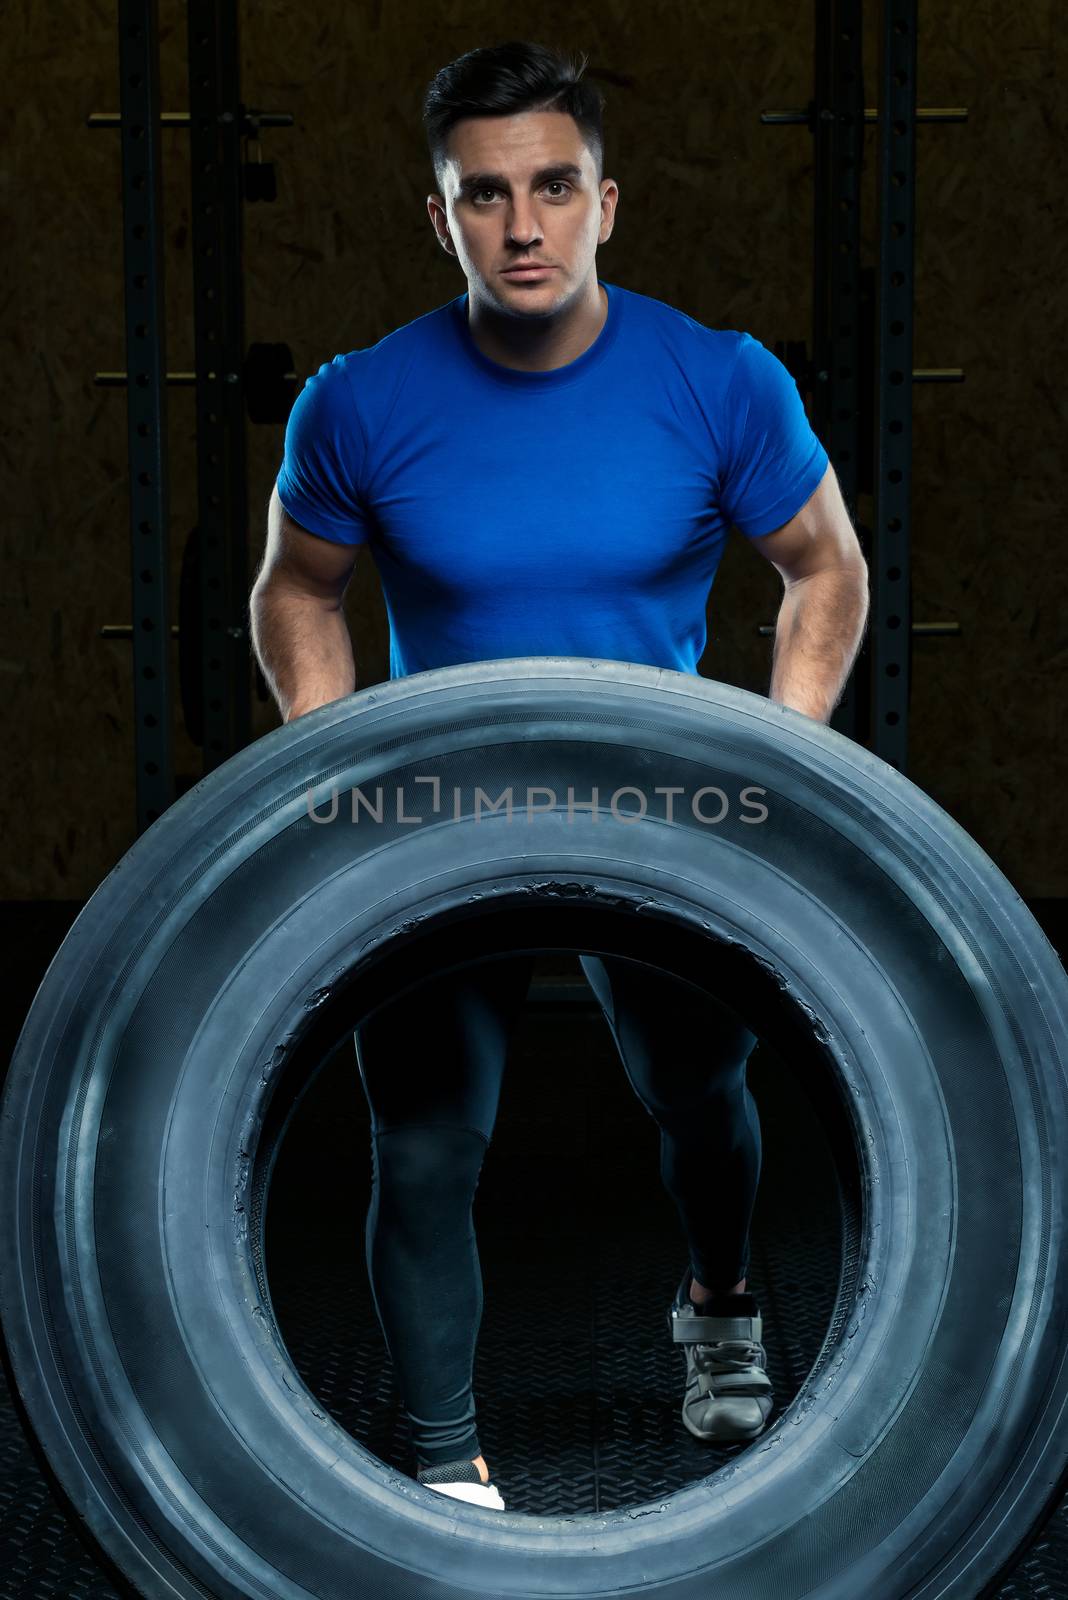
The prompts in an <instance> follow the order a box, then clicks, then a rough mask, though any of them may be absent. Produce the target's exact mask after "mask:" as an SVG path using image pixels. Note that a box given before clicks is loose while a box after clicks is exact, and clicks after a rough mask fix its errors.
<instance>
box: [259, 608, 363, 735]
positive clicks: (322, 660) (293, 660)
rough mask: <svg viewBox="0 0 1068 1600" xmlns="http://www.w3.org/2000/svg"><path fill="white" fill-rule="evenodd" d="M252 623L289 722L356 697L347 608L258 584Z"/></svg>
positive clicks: (267, 674) (272, 687)
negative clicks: (337, 702)
mask: <svg viewBox="0 0 1068 1600" xmlns="http://www.w3.org/2000/svg"><path fill="white" fill-rule="evenodd" d="M249 620H250V622H251V627H252V648H253V650H254V651H255V653H256V659H257V661H258V662H259V664H260V668H261V670H262V672H263V676H264V678H265V679H266V680H267V686H268V688H269V689H270V691H271V693H272V694H273V696H274V698H275V700H276V702H277V704H278V709H279V711H280V712H281V714H282V721H283V722H291V721H292V720H293V718H294V717H301V716H303V715H304V714H305V713H306V712H308V711H314V710H315V709H316V708H317V707H318V706H325V705H328V704H329V702H330V701H331V700H340V699H341V698H342V697H343V696H344V695H347V694H352V693H353V691H354V690H355V688H356V667H355V663H354V662H353V658H352V639H351V638H350V636H349V629H348V624H347V622H346V621H345V612H344V610H343V608H342V607H341V606H334V605H329V604H326V603H325V602H324V601H322V600H316V599H314V598H313V597H311V596H309V595H302V594H299V593H295V592H294V591H293V590H292V589H287V588H284V587H282V586H280V585H277V584H262V585H259V584H257V586H256V587H255V588H254V589H253V591H252V594H251V597H250V599H249Z"/></svg>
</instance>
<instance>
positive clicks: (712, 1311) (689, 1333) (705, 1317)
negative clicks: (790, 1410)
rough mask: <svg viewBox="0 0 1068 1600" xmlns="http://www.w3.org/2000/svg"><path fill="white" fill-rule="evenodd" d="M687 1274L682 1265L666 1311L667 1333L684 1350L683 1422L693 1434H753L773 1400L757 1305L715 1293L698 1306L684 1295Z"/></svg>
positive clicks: (721, 1439) (723, 1439)
mask: <svg viewBox="0 0 1068 1600" xmlns="http://www.w3.org/2000/svg"><path fill="white" fill-rule="evenodd" d="M692 1277H693V1275H692V1273H691V1271H690V1269H689V1268H687V1271H686V1275H685V1277H684V1278H683V1280H682V1283H681V1284H680V1285H679V1288H678V1290H677V1292H676V1294H675V1299H674V1302H673V1303H672V1306H671V1310H670V1311H669V1312H668V1326H669V1327H670V1329H671V1337H672V1338H673V1339H674V1340H675V1342H676V1343H677V1344H681V1345H682V1346H683V1349H684V1351H685V1355H686V1393H685V1395H684V1396H683V1401H682V1420H683V1423H684V1425H685V1426H686V1428H687V1429H688V1430H689V1432H690V1433H692V1434H693V1436H694V1438H695V1439H706V1440H714V1441H716V1442H717V1443H721V1444H729V1443H731V1442H733V1441H736V1440H737V1441H740V1440H746V1439H755V1438H757V1436H758V1435H759V1434H761V1433H763V1431H764V1429H765V1428H766V1427H767V1423H768V1418H769V1417H770V1415H771V1412H772V1407H773V1406H774V1404H775V1401H774V1396H773V1394H772V1387H771V1379H770V1378H769V1377H768V1374H767V1370H766V1369H767V1356H766V1354H765V1351H764V1346H763V1344H762V1343H761V1337H762V1334H763V1322H762V1319H761V1316H760V1308H759V1307H758V1305H757V1303H756V1300H755V1299H754V1298H753V1296H752V1295H751V1294H748V1293H746V1294H730V1295H716V1296H715V1297H714V1298H713V1299H712V1300H710V1301H709V1302H708V1310H707V1311H706V1310H705V1309H704V1307H702V1308H701V1309H700V1310H699V1309H698V1308H697V1307H696V1306H695V1305H694V1303H693V1301H692V1300H691V1299H690V1284H691V1282H692Z"/></svg>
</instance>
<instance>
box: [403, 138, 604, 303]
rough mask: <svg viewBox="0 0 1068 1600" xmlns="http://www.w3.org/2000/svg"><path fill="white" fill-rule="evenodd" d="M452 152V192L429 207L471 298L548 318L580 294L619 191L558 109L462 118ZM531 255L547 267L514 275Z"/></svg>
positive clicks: (448, 181)
mask: <svg viewBox="0 0 1068 1600" xmlns="http://www.w3.org/2000/svg"><path fill="white" fill-rule="evenodd" d="M448 152H449V159H448V163H447V168H446V174H445V190H446V193H445V195H437V194H432V195H428V196H427V209H428V210H429V212H430V216H431V220H432V221H433V223H434V227H435V230H436V231H437V235H438V238H439V239H440V240H441V241H442V243H443V244H444V246H445V248H446V249H447V250H449V251H450V253H451V254H454V255H455V256H456V257H457V259H458V260H459V262H460V265H461V267H462V268H463V271H464V276H465V277H466V278H467V283H468V291H469V294H470V296H471V298H472V300H477V301H480V302H484V303H487V304H488V305H490V306H492V307H494V308H496V309H497V310H499V311H502V312H504V313H505V314H506V315H508V316H516V317H544V316H549V315H552V314H553V313H555V312H557V311H559V310H560V309H561V307H562V306H564V305H565V304H567V303H568V302H569V301H571V300H573V299H574V298H575V297H576V296H578V295H579V294H580V293H581V292H582V291H583V290H584V289H585V287H586V284H587V282H588V280H589V277H590V275H591V273H595V271H596V268H595V264H594V263H595V258H596V254H597V246H598V244H603V243H604V241H605V240H606V239H607V238H608V237H609V235H610V234H611V232H612V220H613V217H614V214H615V206H616V200H617V199H618V196H619V190H618V188H617V186H616V185H615V184H614V183H613V182H612V180H611V179H610V178H604V179H602V180H601V182H600V184H598V181H597V168H596V166H595V164H594V159H593V156H592V155H591V154H590V151H589V149H588V148H587V146H586V143H585V140H584V139H583V137H582V134H581V133H580V131H579V127H578V124H577V123H576V122H575V119H574V118H573V117H571V116H569V115H567V114H566V113H564V112H560V111H523V112H520V113H518V114H517V115H515V116H500V117H465V118H464V119H463V121H461V122H458V123H457V124H456V125H455V127H454V128H453V129H452V130H451V132H450V134H449V140H448ZM524 261H535V262H537V263H539V265H541V266H542V267H543V268H544V269H545V270H543V271H541V272H539V273H537V274H536V275H534V274H532V275H531V276H529V277H510V276H508V275H507V269H508V268H509V267H513V266H515V265H516V264H517V263H519V262H524Z"/></svg>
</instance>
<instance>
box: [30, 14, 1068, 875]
mask: <svg viewBox="0 0 1068 1600" xmlns="http://www.w3.org/2000/svg"><path fill="white" fill-rule="evenodd" d="M866 11H867V23H868V38H867V45H866V51H867V67H866V72H867V96H866V98H867V101H868V104H874V100H875V59H876V58H875V40H874V37H873V28H874V21H875V17H876V8H875V7H874V5H872V4H869V5H868V6H867V8H866ZM933 11H934V8H930V7H921V38H920V74H919V99H920V103H921V104H928V105H965V106H967V107H968V108H969V113H970V120H969V121H968V122H967V123H966V124H963V125H951V126H945V127H926V128H921V129H920V132H919V182H918V191H917V270H916V323H915V358H916V363H917V365H920V366H950V365H960V366H962V367H963V368H964V369H965V371H966V373H967V382H966V383H965V384H963V385H960V386H937V387H935V386H932V387H922V386H921V387H917V389H916V391H915V417H916V424H915V437H914V467H915V484H914V501H913V503H914V525H913V537H914V615H915V618H916V619H917V620H941V619H946V618H950V619H955V620H956V621H958V622H959V623H960V625H961V629H962V635H961V637H960V638H959V639H924V640H920V641H918V642H917V644H916V647H915V657H914V663H915V664H914V688H913V704H912V720H911V728H910V749H911V757H910V775H911V776H912V778H913V779H914V780H915V781H916V782H917V783H919V784H920V785H921V786H922V787H923V788H924V789H926V790H927V791H928V792H929V793H931V794H932V795H933V796H934V797H935V799H937V800H938V801H939V803H940V804H941V805H943V806H944V807H946V809H947V810H948V811H949V812H950V813H951V814H952V815H953V816H954V817H956V818H957V819H958V820H959V821H960V823H961V824H962V825H963V826H964V827H965V828H966V829H968V830H969V832H971V833H972V834H974V835H975V837H976V838H977V839H978V840H979V842H980V843H981V844H982V845H983V847H984V848H985V849H986V850H987V851H988V852H989V853H990V854H991V855H992V856H993V857H994V859H995V860H996V861H997V862H998V864H999V865H1000V866H1001V868H1002V869H1003V871H1004V872H1005V873H1006V874H1007V875H1008V877H1009V878H1010V879H1011V880H1012V881H1013V883H1014V884H1015V885H1016V886H1017V888H1018V889H1019V890H1020V891H1021V893H1023V894H1024V895H1028V896H1037V895H1063V894H1066V893H1068V848H1066V845H1065V838H1064V830H1063V828H1062V826H1061V812H1062V803H1061V799H1060V796H1061V793H1062V791H1063V790H1064V787H1065V778H1066V773H1065V764H1066V756H1065V751H1064V747H1063V742H1062V740H1061V737H1060V728H1061V718H1060V707H1061V705H1062V703H1063V700H1064V696H1065V690H1066V687H1068V682H1066V679H1068V637H1066V634H1065V624H1064V621H1063V616H1064V604H1063V599H1064V575H1065V556H1064V540H1063V539H1062V537H1061V526H1060V523H1061V507H1062V502H1063V499H1064V487H1065V473H1064V464H1063V463H1064V413H1065V404H1064V399H1063V385H1062V384H1061V382H1060V377H1059V369H1060V351H1061V350H1062V349H1063V348H1064V345H1065V339H1064V332H1065V321H1066V309H1065V292H1064V288H1063V285H1064V283H1065V281H1066V278H1068V272H1066V268H1068V263H1066V261H1065V255H1066V232H1065V225H1064V221H1063V206H1062V205H1061V204H1060V203H1059V202H1060V197H1061V193H1062V190H1063V167H1062V165H1061V163H1062V152H1063V149H1064V145H1065V135H1066V128H1065V122H1066V102H1065V96H1064V91H1063V89H1062V88H1061V87H1060V85H1061V84H1062V83H1063V81H1064V74H1063V68H1064V65H1065V62H1064V54H1065V45H1064V42H1063V35H1062V34H1061V33H1060V32H1058V31H1057V30H1056V28H1055V26H1054V11H1053V8H1052V5H1051V4H1050V3H1048V0H1030V3H1028V4H1026V5H1025V6H1024V7H1023V8H1022V9H1020V8H1017V9H1016V10H1015V12H1013V13H1011V14H1009V13H1003V12H1001V11H999V10H998V9H997V8H994V7H991V6H987V5H981V6H975V5H965V4H963V3H962V0H947V3H946V4H945V5H942V6H940V7H939V8H938V10H937V13H936V14H932V13H933ZM161 26H162V63H161V67H162V79H163V90H164V103H165V106H166V107H167V109H175V108H182V107H184V106H185V105H186V82H185V11H184V7H182V6H181V5H179V4H178V3H176V0H164V3H163V4H162V6H161ZM523 28H524V21H523V20H522V19H520V18H519V16H518V15H517V13H516V12H515V11H514V10H512V9H511V8H504V7H499V6H493V5H489V4H478V3H474V0H463V3H461V0H454V3H449V4H446V3H444V0H438V3H436V4H435V3H430V0H402V3H394V4H390V3H380V4H349V5H346V6H344V7H340V8H339V7H332V6H327V5H325V4H319V3H317V0H308V3H305V4H302V5H301V6H299V7H298V6H297V5H295V4H293V3H283V0H273V3H267V4H258V5H256V6H255V7H251V6H246V7H245V8H244V10H243V16H242V58H243V98H244V99H245V101H246V103H248V104H251V105H255V106H259V107H263V108H269V109H278V110H288V111H291V112H292V113H293V114H294V116H295V118H296V123H295V126H294V127H293V128H292V129H291V130H279V131H271V132H268V133H267V135H266V136H265V156H266V157H267V158H268V159H274V160H275V161H276V162H277V166H278V177H279V198H278V202H277V203H276V204H275V205H272V206H250V207H248V208H246V282H247V333H248V338H249V339H250V340H251V339H265V340H285V341H286V342H288V343H289V344H290V346H291V347H292V349H293V351H294V354H295V358H296V363H297V367H298V371H299V373H300V375H301V377H302V378H303V377H305V376H306V375H307V374H308V373H310V372H314V371H315V370H316V369H317V367H318V366H319V365H320V363H321V362H323V361H325V360H328V359H329V358H330V357H331V356H332V355H334V354H335V353H336V352H337V351H342V350H349V349H353V348H357V347H360V346H363V345H367V344H370V343H373V342H375V341H376V340H378V339H379V338H381V337H382V336H383V335H384V334H385V333H387V332H389V331H390V330H391V329H393V328H395V327H397V326H399V325H401V324H403V323H405V322H407V321H410V320H411V319H412V318H414V317H417V316H419V315H421V314H422V313H423V312H425V311H427V310H430V309H432V308H433V307H434V306H437V305H440V304H441V303H442V302H443V301H445V300H447V299H449V298H451V297H452V296H453V295H455V294H458V293H460V292H461V291H462V289H463V288H464V287H465V285H464V282H463V280H462V277H461V275H460V272H459V268H458V266H457V265H456V263H455V262H452V261H450V260H448V259H447V258H446V257H445V256H444V254H443V253H442V252H441V251H440V250H439V249H438V247H437V246H436V244H435V243H434V240H433V236H432V231H431V224H430V221H429V218H428V217H427V214H426V208H425V197H426V194H427V192H428V190H429V189H430V188H431V187H432V183H431V176H430V169H429V165H428V163H427V159H426V155H425V151H424V147H423V143H422V134H421V129H420V125H419V107H420V102H421V96H422V92H423V89H424V87H425V85H426V83H427V82H428V81H429V79H430V77H431V76H432V75H433V73H434V71H435V70H436V69H437V68H438V67H439V66H440V65H442V64H443V63H445V62H447V61H449V60H452V59H453V58H454V57H455V56H457V55H459V54H460V53H461V52H462V51H464V50H467V49H470V48H472V47H474V46H475V45H478V44H483V43H492V42H499V41H501V40H503V39H506V38H510V37H514V36H516V32H517V30H518V32H519V34H520V36H522V33H523ZM530 29H531V36H533V37H535V38H538V39H541V40H543V41H546V42H559V43H561V44H562V45H564V46H565V47H566V48H570V49H581V50H585V51H586V52H588V54H589V56H590V68H591V71H592V72H593V73H594V74H596V75H597V78H598V81H599V82H600V84H601V86H602V88H603V90H604V91H605V93H606V96H607V118H606V129H607V136H608V171H609V173H610V175H611V176H613V177H615V178H616V180H617V182H618V183H619V185H620V202H619V208H618V212H617V220H616V227H615V232H614V234H613V237H612V239H611V241H610V242H609V244H608V245H607V246H605V247H604V248H603V250H602V252H601V254H600V256H599V261H598V266H599V271H600V274H601V276H602V277H604V278H607V279H608V280H609V281H611V282H615V283H618V284H622V285H624V286H625V287H628V288H632V289H635V290H638V291H640V292H641V293H643V294H648V295H652V296H654V297H656V298H658V299H661V300H664V301H666V302H668V303H669V304H671V305H674V306H678V307H679V308H680V309H682V310H684V311H686V312H687V313H689V314H690V315H691V316H694V317H696V318H697V319H699V320H700V321H703V322H706V323H708V324H709V325H711V326H716V327H727V328H744V329H747V330H748V331H749V332H751V333H753V334H754V335H756V336H757V337H758V338H760V339H762V340H763V341H764V342H765V343H766V344H768V345H769V346H770V345H773V344H774V342H775V340H776V339H780V338H784V339H785V338H790V339H803V338H805V337H806V336H807V335H808V332H809V328H810V315H811V244H812V240H811V175H812V173H811V141H810V138H809V136H808V134H807V133H806V132H805V130H803V129H800V128H767V127H763V126H761V124H760V122H759V112H760V110H761V109H763V108H767V107H782V106H800V105H804V104H805V103H806V102H807V100H808V99H809V97H810V95H811V92H812V17H811V14H810V8H809V7H802V8H801V9H800V10H798V9H797V8H796V7H794V6H792V5H789V4H787V3H786V0H761V3H759V4H757V5H753V4H750V3H746V0H729V3H725V4H721V5H719V6H698V5H694V4H667V3H659V4H658V3H643V4H637V3H622V0H616V3H614V4H605V3H604V0H598V3H597V4H574V3H569V4H567V5H562V4H553V3H550V4H545V5H542V6H540V7H539V8H538V11H537V14H536V22H531V24H530ZM6 54H7V63H6V64H7V68H8V70H7V81H8V82H9V83H12V84H21V85H23V86H24V90H25V92H23V93H22V94H20V95H19V96H18V97H16V98H15V100H14V104H13V105H12V108H11V110H10V112H9V116H8V120H7V132H8V143H7V160H6V164H5V165H6V191H7V201H6V204H7V210H8V228H9V233H8V237H9V240H12V241H14V247H13V248H12V246H11V245H10V244H9V248H8V252H7V254H8V260H9V269H10V268H13V269H14V270H13V271H10V275H9V276H8V280H7V281H8V289H7V293H6V297H5V299H4V302H3V304H4V313H5V314H4V316H3V318H2V319H0V338H2V340H3V347H4V348H3V355H4V364H5V371H6V373H7V375H8V382H7V385H6V387H7V394H8V407H7V418H6V425H5V428H4V433H3V470H4V475H5V482H4V503H5V509H6V516H5V518H4V523H3V543H4V557H5V570H6V573H7V582H6V584H5V586H4V594H3V606H4V640H3V645H2V646H0V675H2V682H3V686H4V690H5V693H6V700H7V712H8V717H7V723H8V729H9V733H8V761H7V762H6V763H5V765H4V776H3V784H4V799H3V808H4V809H3V815H4V827H5V835H6V843H7V849H6V850H5V852H4V862H3V879H2V886H0V895H2V896H3V897H8V898H13V899H24V898H25V899H32V898H45V899H49V898H57V899H77V898H81V897H84V896H87V895H88V894H90V893H91V892H92V890H93V889H94V887H95V886H96V885H97V884H98V883H99V881H100V880H101V878H102V877H103V876H104V875H105V874H106V873H107V872H108V870H109V869H110V868H111V867H112V866H113V865H114V863H115V862H116V861H117V860H118V858H119V857H120V856H121V855H122V853H123V851H124V850H125V849H126V848H128V846H129V844H130V843H131V842H132V838H133V831H132V829H133V729H132V691H131V677H130V656H129V647H128V646H127V645H125V644H122V643H113V642H109V641H104V640H102V639H101V638H100V635H99V629H100V626H101V624H102V623H105V622H115V621H125V620H128V618H129V614H130V599H129V581H130V580H129V571H128V553H127V542H128V534H127V501H126V439H125V418H124V401H123V397H122V395H121V393H119V392H116V391H107V390H100V389H96V388H94V387H93V385H92V381H91V376H92V373H93V371H94V370H95V369H97V368H108V367H117V366H121V365H123V361H124V357H123V349H122V339H123V305H122V292H123V283H122V263H121V233H120V221H121V213H120V204H121V196H120V186H119V185H120V166H119V143H118V137H117V135H115V134H110V133H106V132H98V133H89V132H88V131H87V130H86V129H85V118H86V116H87V114H88V113H89V112H90V111H93V110H106V109H116V108H117V106H118V67H117V39H116V25H115V15H114V10H113V8H112V7H110V6H103V5H93V6H89V7H81V6H72V5H62V4H61V5H57V6H54V7H46V8H36V9H34V10H29V9H27V10H26V11H25V12H24V13H23V15H22V17H21V20H20V25H19V28H18V30H8V37H7V43H6ZM867 139H868V145H867V151H868V170H867V174H866V194H865V211H866V217H865V234H866V246H865V248H866V251H867V256H868V259H869V260H871V259H873V255H874V205H873V202H874V187H873V183H874V156H875V134H874V130H869V132H868V134H867ZM164 149H165V197H164V198H165V217H166V239H167V273H168V282H167V304H168V331H167V341H168V357H169V363H170V365H171V366H178V367H188V366H191V365H192V354H191V352H192V321H191V294H190V269H191V263H190V243H189V220H190V217H189V212H190V207H189V192H188V187H189V186H188V161H187V141H186V136H185V135H184V134H183V133H182V132H179V131H169V132H167V133H166V134H165V135H164ZM193 424H194V411H193V397H192V393H191V391H184V390H176V391H171V394H170V423H169V437H170V450H171V455H170V465H171V507H172V526H171V537H172V550H173V577H174V582H175V584H176V582H177V574H178V569H179V561H180V555H181V548H182V543H183V541H184V538H185V536H186V533H187V530H188V529H189V527H190V526H191V525H192V523H193V521H194V520H195V513H196V507H195V500H194V493H193V491H194V485H195V470H194V469H195V456H194V434H193ZM282 439H283V429H282V428H281V427H280V426H277V427H263V428H250V430H249V462H250V505H251V508H252V528H251V546H252V552H253V554H252V566H251V568H250V580H251V577H252V575H253V571H254V568H255V565H256V562H257V561H258V558H259V553H260V551H261V549H262V539H263V512H264V508H265V506H266V502H267V499H268V496H269V493H270V489H271V485H272V483H273V480H274V476H275V474H276V472H277V468H278V464H279V461H280V456H281V449H282ZM871 514H872V511H871V506H870V503H866V502H865V501H864V500H862V501H861V504H860V507H859V516H860V519H861V520H862V521H869V522H870V519H871ZM779 593H780V584H779V580H778V577H777V576H776V574H775V573H774V571H773V570H772V569H771V568H770V567H769V566H768V565H767V563H765V562H763V561H762V560H760V559H759V557H758V556H757V555H756V554H755V553H754V552H753V550H752V549H751V548H749V546H748V544H747V542H746V541H745V540H744V539H743V538H742V537H741V535H739V534H735V535H734V537H733V539H732V541H731V543H730V545H729V547H728V550H727V554H726V557H725V559H724V562H723V565H722V567H721V569H720V572H719V575H718V577H717V579H716V583H715V586H714V591H713V595H712V598H711V602H710V607H709V645H708V650H707V652H706V654H705V657H704V660H703V662H702V671H703V672H704V674H705V675H706V676H709V677H720V678H723V679H725V680H727V681H729V682H733V683H737V684H740V685H742V686H743V687H745V688H748V689H752V690H756V691H757V692H765V691H766V689H767V684H768V673H769V667H770V649H771V647H770V642H769V641H767V640H762V639H761V638H760V637H759V635H758V634H757V631H756V630H757V627H758V626H759V624H760V623H762V622H770V621H772V620H773V618H774V615H775V611H776V608H777V604H778V598H779ZM348 617H349V622H350V627H351V630H352V634H353V639H354V646H355V654H356V660H357V670H358V681H359V685H360V686H361V687H363V686H366V685H368V684H371V683H373V682H376V681H378V680H379V679H382V678H384V677H386V676H388V641H387V633H386V623H385V613H384V607H383V604H382V600H381V595H380V592H379V589H378V586H377V579H376V576H375V573H374V569H373V566H372V564H371V562H370V560H369V558H368V557H367V555H366V553H365V552H364V553H361V556H360V560H359V563H358V566H357V573H356V577H355V579H354V581H353V584H352V586H351V588H350V591H349V598H348ZM256 716H257V722H256V731H257V732H258V733H261V732H266V731H267V730H268V729H269V728H270V727H272V726H274V725H275V722H276V720H277V717H276V713H275V711H274V708H273V706H272V705H269V704H268V705H261V706H258V707H257V710H256ZM175 749H176V764H177V768H178V770H179V771H186V772H190V773H193V772H196V771H197V770H198V766H197V761H198V752H197V751H196V750H195V748H194V747H192V746H191V745H190V744H189V742H188V740H187V739H186V737H185V734H184V731H183V729H182V728H181V727H180V726H177V727H176V729H175Z"/></svg>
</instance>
